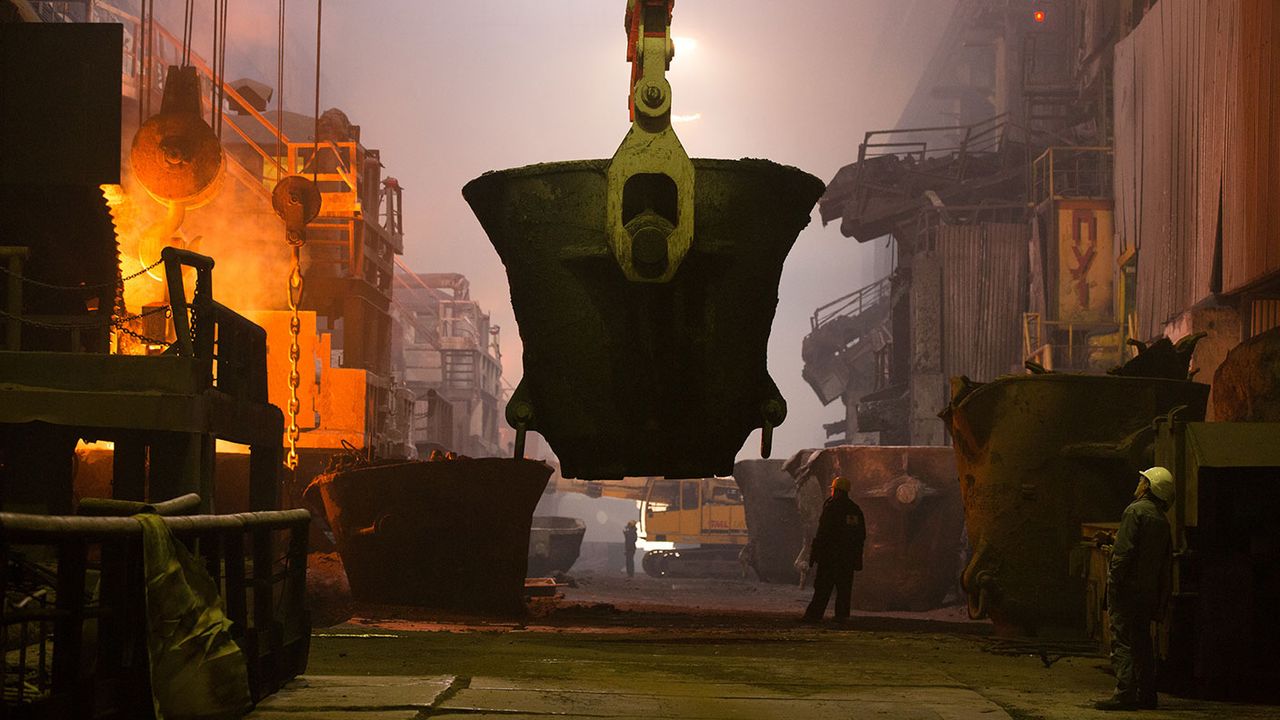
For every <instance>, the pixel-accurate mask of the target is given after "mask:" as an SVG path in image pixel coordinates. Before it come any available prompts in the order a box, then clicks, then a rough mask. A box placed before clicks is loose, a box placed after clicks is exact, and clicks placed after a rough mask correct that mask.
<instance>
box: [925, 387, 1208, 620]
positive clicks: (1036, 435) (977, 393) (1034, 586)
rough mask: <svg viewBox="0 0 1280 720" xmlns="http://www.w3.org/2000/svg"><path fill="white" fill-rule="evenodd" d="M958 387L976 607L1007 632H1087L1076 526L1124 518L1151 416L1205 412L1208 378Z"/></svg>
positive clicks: (955, 407)
mask: <svg viewBox="0 0 1280 720" xmlns="http://www.w3.org/2000/svg"><path fill="white" fill-rule="evenodd" d="M952 394H953V397H952V401H951V406H950V407H949V408H948V410H947V412H945V413H944V415H945V416H946V419H947V421H948V424H949V426H950V430H951V436H952V439H953V441H954V443H955V456H956V464H957V469H958V470H959V474H960V490H961V494H962V496H963V499H964V513H965V522H966V524H967V527H968V532H969V543H970V546H971V558H970V561H969V563H968V566H967V567H966V569H965V572H964V576H963V582H964V587H965V590H966V592H967V594H968V596H969V610H970V614H971V615H973V616H974V617H989V618H991V620H992V622H993V623H995V625H996V630H997V632H1001V633H1009V634H1036V633H1039V632H1043V631H1046V630H1052V629H1069V630H1070V631H1073V632H1074V631H1083V628H1084V608H1085V586H1084V578H1083V572H1081V568H1073V567H1072V551H1073V549H1074V548H1075V547H1076V545H1077V542H1078V538H1079V534H1080V526H1081V524H1082V523H1084V522H1106V521H1116V520H1119V519H1120V514H1121V513H1122V512H1123V511H1124V508H1125V506H1126V505H1128V503H1129V502H1130V501H1132V499H1133V490H1134V487H1135V486H1136V484H1137V472H1138V471H1139V470H1141V469H1143V468H1145V467H1148V466H1149V465H1150V464H1151V461H1152V459H1151V455H1152V450H1151V448H1152V441H1153V438H1154V433H1153V431H1152V430H1151V423H1152V420H1153V419H1154V418H1155V417H1157V416H1159V415H1164V414H1166V413H1168V412H1169V411H1170V410H1171V409H1173V408H1175V407H1178V406H1183V405H1185V406H1187V408H1188V410H1187V416H1188V417H1191V418H1194V419H1203V417H1204V411H1205V405H1206V403H1207V401H1208V395H1209V386H1208V385H1202V384H1200V383H1194V382H1189V381H1186V380H1167V379H1153V378H1142V377H1121V376H1114V375H1071V374H1065V373H1051V374H1042V375H1011V376H1006V377H1002V378H998V379H996V380H994V381H992V382H989V383H981V384H978V383H971V382H966V381H963V380H959V379H957V380H956V381H953V392H952ZM1077 559H1078V560H1079V561H1080V562H1083V557H1082V556H1081V557H1078V558H1077Z"/></svg>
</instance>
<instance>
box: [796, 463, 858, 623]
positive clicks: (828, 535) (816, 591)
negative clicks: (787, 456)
mask: <svg viewBox="0 0 1280 720" xmlns="http://www.w3.org/2000/svg"><path fill="white" fill-rule="evenodd" d="M866 538H867V526H866V520H865V518H863V516H862V508H860V507H858V504H857V503H855V502H854V501H853V500H851V499H850V498H849V479H848V478H845V477H839V476H837V477H836V478H835V480H833V481H832V482H831V497H829V498H827V501H826V503H825V504H823V506H822V516H821V517H820V518H819V519H818V532H817V534H816V535H814V536H813V542H812V544H811V545H810V546H809V566H810V567H812V566H813V565H815V564H816V565H817V566H818V570H817V575H816V576H815V577H814V580H813V601H812V602H810V603H809V608H808V609H807V610H805V613H804V620H805V621H806V622H820V621H821V620H822V616H823V614H825V613H826V612H827V602H828V601H829V600H830V599H831V591H832V590H835V591H836V612H835V619H836V621H837V622H842V621H844V620H847V619H848V618H849V608H850V606H851V605H852V604H853V573H854V571H856V570H861V569H862V545H863V543H864V542H865V541H866Z"/></svg>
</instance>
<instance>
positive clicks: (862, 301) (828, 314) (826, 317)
mask: <svg viewBox="0 0 1280 720" xmlns="http://www.w3.org/2000/svg"><path fill="white" fill-rule="evenodd" d="M892 286H893V284H892V283H891V282H890V278H889V276H885V277H882V278H880V279H879V280H877V281H875V282H873V283H871V284H870V285H867V286H866V287H862V288H858V289H857V290H854V291H853V292H851V293H849V294H848V295H844V296H842V297H838V298H836V299H835V300H832V301H831V302H829V303H827V304H826V305H823V306H821V307H819V308H818V309H817V310H814V311H813V316H812V317H810V318H809V329H810V331H813V330H817V329H818V328H820V327H822V326H823V325H825V324H827V323H829V322H831V321H832V320H834V319H836V318H838V317H843V316H845V315H861V314H862V313H863V312H865V311H867V310H868V309H870V308H871V307H873V306H875V305H876V304H878V303H880V302H882V301H884V300H886V299H888V297H889V293H890V291H891V290H892Z"/></svg>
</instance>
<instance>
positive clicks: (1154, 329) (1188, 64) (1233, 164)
mask: <svg viewBox="0 0 1280 720" xmlns="http://www.w3.org/2000/svg"><path fill="white" fill-rule="evenodd" d="M1278 37H1280V3H1275V2H1274V0H1197V1H1196V2H1171V1H1170V0H1162V2H1160V3H1158V4H1157V5H1156V6H1155V7H1154V8H1152V9H1151V11H1150V12H1149V13H1148V14H1147V16H1146V17H1145V18H1144V19H1143V21H1142V23H1141V24H1139V26H1138V27H1137V29H1136V30H1135V31H1134V32H1133V33H1132V34H1130V35H1129V36H1128V37H1126V38H1125V39H1123V40H1121V41H1120V42H1119V43H1118V44H1117V45H1116V48H1115V53H1116V57H1115V122H1116V162H1115V187H1116V232H1117V234H1118V235H1119V243H1118V246H1119V247H1118V250H1120V251H1122V250H1123V249H1124V248H1125V247H1128V246H1131V245H1132V246H1136V247H1137V250H1138V294H1137V298H1136V303H1137V313H1138V324H1139V332H1140V333H1142V334H1145V335H1147V336H1154V335H1157V334H1159V333H1160V331H1161V327H1162V325H1163V324H1164V323H1165V321H1167V320H1169V319H1170V318H1171V317H1172V316H1174V315H1176V314H1177V313H1179V312H1181V311H1182V310H1184V309H1186V308H1188V307H1190V306H1191V305H1194V304H1195V303H1197V302H1199V301H1201V300H1203V299H1204V298H1205V297H1207V296H1208V295H1209V294H1210V293H1211V292H1212V291H1213V290H1214V288H1213V286H1212V285H1213V280H1214V278H1213V268H1214V255H1215V246H1216V241H1217V232H1218V219H1219V198H1221V201H1222V215H1221V217H1222V287H1221V291H1223V292H1227V293H1230V292H1233V291H1237V290H1239V289H1241V288H1243V287H1245V286H1247V285H1249V284H1250V283H1253V282H1255V281H1257V280H1258V279H1259V278H1262V277H1264V276H1266V275H1268V274H1270V273H1273V272H1277V271H1280V219H1278V218H1277V217H1276V213H1277V203H1278V202H1280V200H1278V198H1280V138H1277V136H1276V133H1275V127H1276V125H1275V123H1276V122H1278V121H1280V48H1277V47H1276V46H1275V45H1276V43H1275V40H1276V39H1277V38H1278Z"/></svg>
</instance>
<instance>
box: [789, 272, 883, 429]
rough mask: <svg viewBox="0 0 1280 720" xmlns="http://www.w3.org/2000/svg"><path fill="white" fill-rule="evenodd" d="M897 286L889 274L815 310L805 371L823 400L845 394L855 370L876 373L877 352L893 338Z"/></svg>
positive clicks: (805, 345) (806, 344)
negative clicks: (893, 298)
mask: <svg viewBox="0 0 1280 720" xmlns="http://www.w3.org/2000/svg"><path fill="white" fill-rule="evenodd" d="M892 287H893V283H892V280H891V278H889V277H884V278H881V279H879V280H877V281H875V282H873V283H871V284H870V285H867V286H866V287H862V288H859V289H857V290H855V291H853V292H851V293H849V294H848V295H844V296H843V297H840V298H837V299H835V300H833V301H831V302H829V303H827V304H826V305H823V306H822V307H819V308H818V309H817V310H814V311H813V316H812V317H811V318H810V319H809V323H810V331H809V334H808V335H806V336H805V338H804V342H803V344H802V345H801V351H800V352H801V357H802V358H803V360H804V369H803V370H802V371H801V374H802V376H803V377H804V379H805V381H806V382H808V383H809V386H810V387H812V388H813V391H814V392H815V393H816V394H817V395H818V399H820V400H821V401H822V403H823V404H824V405H825V404H827V403H830V402H831V401H832V400H835V399H836V398H838V397H840V396H841V395H843V394H844V392H845V389H846V388H847V387H848V386H849V385H850V378H851V375H852V374H854V373H858V374H861V371H862V370H866V371H868V372H870V373H872V374H873V375H874V374H875V367H876V365H877V364H878V360H877V358H876V354H877V352H878V351H879V350H881V349H882V348H883V347H884V346H885V345H886V344H887V343H888V341H889V338H890V334H889V330H888V321H889V306H890V297H891V293H892ZM877 340H878V341H877ZM862 366H866V367H862Z"/></svg>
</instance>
